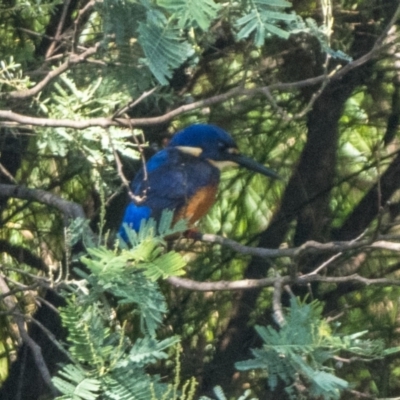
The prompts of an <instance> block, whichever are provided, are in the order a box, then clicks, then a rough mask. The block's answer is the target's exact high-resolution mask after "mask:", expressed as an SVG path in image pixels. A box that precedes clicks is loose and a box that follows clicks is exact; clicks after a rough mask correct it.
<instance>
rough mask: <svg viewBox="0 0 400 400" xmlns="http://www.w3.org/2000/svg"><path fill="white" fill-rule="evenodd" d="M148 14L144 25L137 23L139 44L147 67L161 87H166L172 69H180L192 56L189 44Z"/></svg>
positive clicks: (164, 23)
mask: <svg viewBox="0 0 400 400" xmlns="http://www.w3.org/2000/svg"><path fill="white" fill-rule="evenodd" d="M153 14H154V13H152V14H150V13H149V17H148V19H147V22H146V23H139V29H138V31H139V37H138V40H139V43H140V45H141V46H142V49H143V51H144V54H145V55H146V59H145V60H144V62H145V63H146V64H147V65H148V67H149V68H150V70H151V72H152V73H153V75H154V76H155V77H156V79H157V80H158V82H159V83H160V84H161V85H167V84H168V79H170V78H171V77H172V73H173V71H174V69H176V68H178V67H180V66H181V65H182V64H183V63H184V62H185V61H186V60H187V59H188V58H189V57H190V56H191V55H192V54H193V49H192V47H191V46H190V44H189V43H188V42H186V41H184V40H182V39H181V37H180V32H179V30H178V29H177V28H175V27H174V26H171V25H169V24H168V23H167V21H164V19H163V18H160V20H161V21H162V22H160V21H156V20H155V18H151V15H153Z"/></svg>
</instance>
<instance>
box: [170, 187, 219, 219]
mask: <svg viewBox="0 0 400 400" xmlns="http://www.w3.org/2000/svg"><path fill="white" fill-rule="evenodd" d="M217 191H218V186H217V185H212V186H205V187H202V188H201V189H200V190H198V191H197V192H196V194H195V195H194V196H192V197H191V198H190V199H188V201H187V203H186V205H185V206H184V207H182V208H181V209H180V210H178V212H177V213H176V215H175V217H174V220H175V221H177V220H179V219H187V220H188V221H189V224H190V225H191V224H193V223H195V222H196V221H198V220H199V219H200V218H201V217H202V216H203V215H205V214H207V212H208V210H209V209H210V207H211V206H212V205H213V204H214V202H215V198H216V195H217Z"/></svg>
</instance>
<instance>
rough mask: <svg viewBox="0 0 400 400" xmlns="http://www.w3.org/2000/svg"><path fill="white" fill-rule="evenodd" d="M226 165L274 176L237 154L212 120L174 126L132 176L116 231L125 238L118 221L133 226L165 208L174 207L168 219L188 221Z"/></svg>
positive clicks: (201, 209)
mask: <svg viewBox="0 0 400 400" xmlns="http://www.w3.org/2000/svg"><path fill="white" fill-rule="evenodd" d="M228 166H243V167H245V168H247V169H249V170H252V171H255V172H258V173H261V174H263V175H266V176H269V177H272V178H278V179H279V175H278V174H276V173H275V172H274V171H272V170H270V169H269V168H266V167H264V166H263V165H261V164H259V163H257V162H256V161H254V160H252V159H250V158H248V157H245V156H243V155H241V154H240V153H239V150H238V147H237V145H236V143H235V141H234V140H233V138H232V137H231V136H230V135H229V134H228V133H227V132H225V131H224V130H223V129H221V128H219V127H217V126H214V125H206V124H195V125H191V126H189V127H187V128H185V129H183V130H182V131H180V132H178V133H177V134H176V135H174V136H173V137H172V139H171V141H170V142H169V144H168V146H167V147H166V148H164V149H163V150H161V151H159V152H158V153H156V154H155V155H154V156H153V157H151V158H150V160H149V161H148V162H147V163H146V167H145V168H142V169H141V170H140V171H139V172H138V174H137V175H136V177H135V178H134V180H133V181H132V183H131V191H132V194H133V196H131V197H132V201H131V202H130V204H129V205H128V206H127V208H126V210H125V215H124V218H123V221H122V225H121V228H120V230H119V234H120V235H121V237H122V238H123V239H124V240H125V239H126V233H125V229H124V227H123V225H124V224H126V225H128V226H129V227H131V228H133V229H134V230H136V231H138V230H139V228H140V224H141V221H142V220H143V219H144V220H147V219H149V218H150V217H152V218H154V219H155V220H156V221H157V220H158V219H159V218H160V217H161V213H162V211H163V210H165V209H169V210H172V211H173V212H174V218H173V221H174V222H176V221H178V220H180V219H186V220H187V221H188V223H189V225H192V224H193V223H194V222H196V221H197V220H199V219H200V218H201V217H202V216H203V215H205V214H206V213H207V211H208V210H209V209H210V207H211V206H212V205H213V203H214V202H215V199H216V194H217V190H218V184H219V180H220V170H221V169H222V168H224V167H228ZM136 199H138V200H136Z"/></svg>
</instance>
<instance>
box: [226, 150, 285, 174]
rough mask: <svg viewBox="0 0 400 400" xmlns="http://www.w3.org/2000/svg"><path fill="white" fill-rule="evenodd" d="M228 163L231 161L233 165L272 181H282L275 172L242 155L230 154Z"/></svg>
mask: <svg viewBox="0 0 400 400" xmlns="http://www.w3.org/2000/svg"><path fill="white" fill-rule="evenodd" d="M227 159H228V160H229V161H233V162H234V163H235V164H238V165H241V166H242V167H245V168H247V169H249V170H250V171H254V172H258V173H260V174H263V175H265V176H269V177H271V178H274V179H280V180H281V179H282V178H281V177H280V176H279V175H278V174H277V173H276V172H275V171H273V170H272V169H269V168H267V167H264V165H262V164H259V163H258V162H257V161H254V160H252V159H251V158H249V157H246V156H243V155H242V154H238V153H230V154H229V156H228V157H227Z"/></svg>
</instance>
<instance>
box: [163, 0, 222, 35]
mask: <svg viewBox="0 0 400 400" xmlns="http://www.w3.org/2000/svg"><path fill="white" fill-rule="evenodd" d="M157 3H158V5H160V6H161V7H163V8H165V9H166V10H167V11H168V12H170V13H172V14H175V16H176V17H177V19H178V21H177V22H178V26H179V27H180V28H182V29H183V28H186V27H187V26H191V25H198V26H199V27H200V28H201V29H202V30H203V31H206V30H207V29H208V28H209V26H210V24H211V22H212V21H213V19H214V18H215V17H216V15H217V12H218V10H219V9H220V7H221V6H220V5H219V4H217V3H215V2H214V1H213V0H158V1H157Z"/></svg>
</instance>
